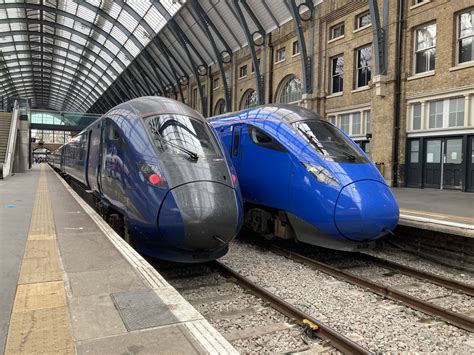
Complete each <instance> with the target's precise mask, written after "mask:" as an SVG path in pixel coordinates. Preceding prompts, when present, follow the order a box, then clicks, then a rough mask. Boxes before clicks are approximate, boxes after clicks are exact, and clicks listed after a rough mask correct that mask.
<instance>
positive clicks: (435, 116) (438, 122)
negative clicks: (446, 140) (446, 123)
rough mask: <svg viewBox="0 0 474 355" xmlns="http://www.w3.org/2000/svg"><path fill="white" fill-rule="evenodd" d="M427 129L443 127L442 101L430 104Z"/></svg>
mask: <svg viewBox="0 0 474 355" xmlns="http://www.w3.org/2000/svg"><path fill="white" fill-rule="evenodd" d="M428 126H429V128H442V127H443V101H442V100H440V101H433V102H430V117H429V124H428Z"/></svg>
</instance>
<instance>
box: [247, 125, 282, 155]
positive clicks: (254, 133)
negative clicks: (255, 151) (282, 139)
mask: <svg viewBox="0 0 474 355" xmlns="http://www.w3.org/2000/svg"><path fill="white" fill-rule="evenodd" d="M249 133H250V137H251V138H252V142H253V143H255V144H256V145H259V146H262V147H265V148H268V149H273V150H278V151H280V152H286V151H287V150H286V148H285V147H283V146H282V145H281V144H280V143H279V142H278V141H276V140H275V139H273V138H272V137H270V136H269V135H268V134H266V133H265V132H264V131H262V130H260V129H258V128H256V127H250V129H249Z"/></svg>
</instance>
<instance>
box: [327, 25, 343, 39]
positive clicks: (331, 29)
mask: <svg viewBox="0 0 474 355" xmlns="http://www.w3.org/2000/svg"><path fill="white" fill-rule="evenodd" d="M340 26H342V27H343V28H344V30H343V33H342V35H339V36H337V37H333V36H332V33H333V29H335V28H336V27H340ZM345 34H346V23H345V22H344V21H342V22H339V23H336V24H334V25H332V26H330V27H329V40H328V42H331V41H335V40H337V39H341V38H344V35H345Z"/></svg>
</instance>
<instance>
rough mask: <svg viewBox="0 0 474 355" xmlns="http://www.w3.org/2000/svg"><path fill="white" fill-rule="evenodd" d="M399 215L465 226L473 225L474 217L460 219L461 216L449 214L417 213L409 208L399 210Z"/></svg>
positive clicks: (417, 211)
mask: <svg viewBox="0 0 474 355" xmlns="http://www.w3.org/2000/svg"><path fill="white" fill-rule="evenodd" d="M400 212H401V213H407V214H414V215H420V216H429V217H435V218H442V219H444V220H448V221H452V222H461V221H462V222H464V223H467V224H474V217H473V218H469V217H462V216H455V215H451V214H445V213H436V212H428V211H419V210H412V209H409V208H400Z"/></svg>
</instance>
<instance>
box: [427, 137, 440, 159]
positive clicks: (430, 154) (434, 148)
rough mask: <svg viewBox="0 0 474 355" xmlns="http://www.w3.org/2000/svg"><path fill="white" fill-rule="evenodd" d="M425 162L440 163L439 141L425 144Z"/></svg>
mask: <svg viewBox="0 0 474 355" xmlns="http://www.w3.org/2000/svg"><path fill="white" fill-rule="evenodd" d="M426 162H427V163H440V162H441V141H440V140H435V141H428V142H426Z"/></svg>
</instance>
